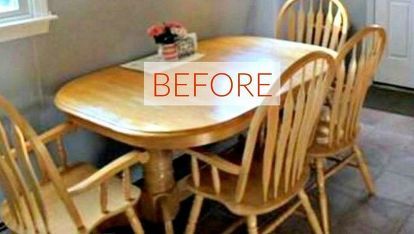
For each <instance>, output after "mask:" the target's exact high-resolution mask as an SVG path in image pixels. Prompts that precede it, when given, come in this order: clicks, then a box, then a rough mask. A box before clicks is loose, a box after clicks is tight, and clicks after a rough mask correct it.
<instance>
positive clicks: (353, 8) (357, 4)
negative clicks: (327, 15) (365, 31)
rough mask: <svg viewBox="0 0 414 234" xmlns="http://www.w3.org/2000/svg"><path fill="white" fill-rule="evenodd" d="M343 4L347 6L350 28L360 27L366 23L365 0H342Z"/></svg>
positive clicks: (353, 29)
mask: <svg viewBox="0 0 414 234" xmlns="http://www.w3.org/2000/svg"><path fill="white" fill-rule="evenodd" d="M342 2H343V3H344V5H345V6H346V7H348V10H349V14H350V17H351V26H352V28H351V30H352V31H353V32H354V31H356V30H359V29H362V28H363V27H364V26H365V25H366V19H367V4H366V0H342Z"/></svg>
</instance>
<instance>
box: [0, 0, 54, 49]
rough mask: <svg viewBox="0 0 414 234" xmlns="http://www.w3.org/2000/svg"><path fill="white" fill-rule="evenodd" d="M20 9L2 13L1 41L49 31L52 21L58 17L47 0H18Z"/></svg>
mask: <svg viewBox="0 0 414 234" xmlns="http://www.w3.org/2000/svg"><path fill="white" fill-rule="evenodd" d="M18 3H19V9H18V10H14V11H9V12H4V13H0V42H4V41H10V40H15V39H19V38H24V37H28V36H34V35H38V34H43V33H47V32H49V26H50V21H52V20H55V19H57V16H56V15H53V14H52V13H51V12H50V11H49V9H48V4H47V0H18Z"/></svg>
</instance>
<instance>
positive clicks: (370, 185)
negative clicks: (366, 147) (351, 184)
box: [353, 145, 376, 195]
mask: <svg viewBox="0 0 414 234" xmlns="http://www.w3.org/2000/svg"><path fill="white" fill-rule="evenodd" d="M353 149H354V152H355V156H356V159H357V161H358V167H359V171H360V172H361V174H362V178H363V179H364V182H365V185H366V186H367V189H368V192H369V194H370V195H375V193H376V192H375V185H374V181H373V180H372V177H371V173H370V172H369V169H368V165H367V163H366V162H365V159H364V155H363V153H362V151H361V149H360V148H359V146H358V145H354V148H353Z"/></svg>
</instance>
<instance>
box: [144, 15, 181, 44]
mask: <svg viewBox="0 0 414 234" xmlns="http://www.w3.org/2000/svg"><path fill="white" fill-rule="evenodd" d="M147 34H148V35H149V36H150V37H153V38H154V40H155V43H157V44H162V45H166V44H172V43H175V42H176V41H177V40H179V39H180V38H184V37H185V36H186V35H187V30H186V29H185V28H184V26H183V25H182V24H181V23H179V22H176V21H170V22H165V23H163V24H155V25H152V26H151V27H149V28H148V30H147Z"/></svg>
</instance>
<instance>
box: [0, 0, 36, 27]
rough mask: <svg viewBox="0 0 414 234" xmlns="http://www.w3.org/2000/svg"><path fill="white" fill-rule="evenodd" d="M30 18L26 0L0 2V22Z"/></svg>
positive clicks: (1, 0) (2, 0)
mask: <svg viewBox="0 0 414 234" xmlns="http://www.w3.org/2000/svg"><path fill="white" fill-rule="evenodd" d="M26 17H30V12H29V8H28V1H27V0H0V22H6V21H12V20H17V19H22V18H26Z"/></svg>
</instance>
